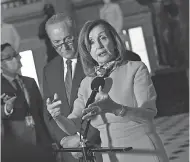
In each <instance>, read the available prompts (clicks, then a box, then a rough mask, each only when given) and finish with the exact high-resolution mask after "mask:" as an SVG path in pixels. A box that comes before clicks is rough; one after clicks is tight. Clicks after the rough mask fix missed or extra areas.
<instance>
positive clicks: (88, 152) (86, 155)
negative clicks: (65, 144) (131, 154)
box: [54, 120, 133, 162]
mask: <svg viewBox="0 0 190 162" xmlns="http://www.w3.org/2000/svg"><path fill="white" fill-rule="evenodd" d="M90 122H91V120H88V121H87V125H86V128H85V131H84V134H83V138H81V140H80V146H81V147H79V148H78V147H77V148H74V147H73V148H61V149H58V150H56V149H54V152H55V153H56V152H82V154H83V157H82V158H83V160H84V162H96V160H95V156H94V153H95V152H101V153H103V152H128V151H130V150H132V149H133V148H132V147H114V148H109V147H100V148H96V147H92V146H88V145H87V133H88V129H89V125H90Z"/></svg>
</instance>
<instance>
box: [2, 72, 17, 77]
mask: <svg viewBox="0 0 190 162" xmlns="http://www.w3.org/2000/svg"><path fill="white" fill-rule="evenodd" d="M2 73H3V74H4V75H6V76H9V77H11V78H15V77H16V76H17V75H18V74H17V73H11V72H8V71H3V72H2Z"/></svg>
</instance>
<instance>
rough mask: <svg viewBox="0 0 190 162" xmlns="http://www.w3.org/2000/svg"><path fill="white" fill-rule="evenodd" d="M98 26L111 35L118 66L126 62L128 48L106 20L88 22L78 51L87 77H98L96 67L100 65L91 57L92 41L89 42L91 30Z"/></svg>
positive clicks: (83, 29)
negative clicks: (125, 56)
mask: <svg viewBox="0 0 190 162" xmlns="http://www.w3.org/2000/svg"><path fill="white" fill-rule="evenodd" d="M98 25H102V26H103V27H104V28H105V29H106V30H107V31H108V32H109V34H110V36H111V38H112V40H113V43H114V46H115V47H114V48H115V54H116V59H115V60H116V61H117V65H121V63H122V62H123V60H124V55H125V52H126V48H125V46H124V44H123V42H122V40H121V38H120V36H119V35H118V33H117V32H116V30H115V29H114V28H113V27H112V26H111V25H110V24H109V23H108V22H106V21H105V20H102V19H99V20H94V21H88V22H86V23H85V24H84V26H83V27H82V29H81V31H80V34H79V38H78V50H79V54H80V59H81V62H82V66H83V70H84V73H85V75H86V76H91V77H93V76H96V74H95V66H97V65H98V63H97V62H96V61H95V60H94V59H93V58H92V57H91V55H90V48H91V47H90V41H89V33H90V32H91V30H92V29H93V28H94V27H95V26H98Z"/></svg>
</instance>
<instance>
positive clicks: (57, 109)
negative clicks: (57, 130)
mask: <svg viewBox="0 0 190 162" xmlns="http://www.w3.org/2000/svg"><path fill="white" fill-rule="evenodd" d="M49 113H50V114H51V116H53V117H56V116H58V115H60V113H61V112H60V109H59V108H56V109H54V110H50V112H49Z"/></svg>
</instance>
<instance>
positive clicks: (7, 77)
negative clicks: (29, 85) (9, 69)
mask: <svg viewBox="0 0 190 162" xmlns="http://www.w3.org/2000/svg"><path fill="white" fill-rule="evenodd" d="M2 75H3V76H4V77H5V78H6V79H7V80H8V81H9V82H12V81H13V80H14V79H16V78H18V75H16V76H15V77H11V76H9V75H6V74H4V73H2Z"/></svg>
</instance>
